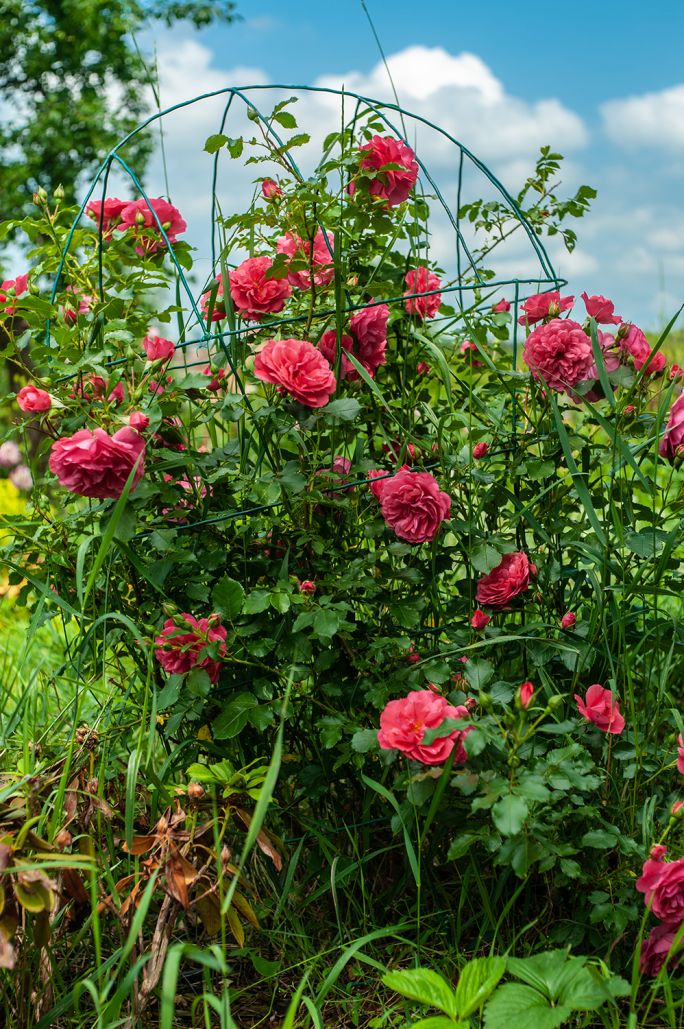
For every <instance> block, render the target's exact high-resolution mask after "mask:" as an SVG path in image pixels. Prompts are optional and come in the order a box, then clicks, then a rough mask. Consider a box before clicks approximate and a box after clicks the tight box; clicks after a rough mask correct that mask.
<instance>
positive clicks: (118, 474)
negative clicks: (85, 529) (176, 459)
mask: <svg viewBox="0 0 684 1029" xmlns="http://www.w3.org/2000/svg"><path fill="white" fill-rule="evenodd" d="M136 462H138V465H137V468H136V471H135V476H134V478H133V483H132V486H131V492H132V491H133V490H134V489H135V487H136V486H137V485H138V483H139V482H140V480H141V478H142V476H143V472H144V471H145V441H144V440H143V438H142V437H141V436H140V435H138V433H137V432H136V431H135V429H132V428H131V427H130V426H128V425H127V426H125V427H124V428H123V429H119V431H118V432H115V433H114V435H113V436H109V435H108V434H107V433H106V432H105V431H104V429H94V430H92V431H91V430H90V429H79V431H78V432H75V433H74V435H73V436H68V437H66V438H65V439H58V440H57V441H56V442H55V443H53V444H52V449H51V451H50V471H51V472H53V474H54V475H56V476H57V478H58V479H59V481H60V483H61V484H62V486H64V487H65V489H68V490H69V491H70V492H71V493H78V494H79V496H81V497H97V498H99V499H102V500H105V499H112V500H114V499H116V498H118V497H120V496H121V493H122V491H123V488H124V486H125V485H126V480H127V479H128V476H129V475H130V474H131V472H132V471H133V468H134V466H135V464H136Z"/></svg>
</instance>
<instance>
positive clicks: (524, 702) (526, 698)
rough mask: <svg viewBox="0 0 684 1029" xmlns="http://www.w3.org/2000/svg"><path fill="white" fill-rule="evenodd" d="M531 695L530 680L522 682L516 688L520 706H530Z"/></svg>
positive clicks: (532, 694)
mask: <svg viewBox="0 0 684 1029" xmlns="http://www.w3.org/2000/svg"><path fill="white" fill-rule="evenodd" d="M533 696H534V686H533V685H532V683H531V682H524V683H523V684H522V685H521V687H520V689H519V690H518V699H519V701H520V706H521V707H524V708H525V709H527V708H528V707H529V706H530V703H531V701H532V697H533Z"/></svg>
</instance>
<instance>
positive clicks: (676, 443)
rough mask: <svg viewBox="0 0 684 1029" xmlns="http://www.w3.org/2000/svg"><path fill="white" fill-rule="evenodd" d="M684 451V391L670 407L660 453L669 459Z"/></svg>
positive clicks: (672, 459) (671, 459)
mask: <svg viewBox="0 0 684 1029" xmlns="http://www.w3.org/2000/svg"><path fill="white" fill-rule="evenodd" d="M682 451H684V393H680V394H679V396H678V397H677V399H676V400H675V402H674V404H673V405H672V407H671V408H670V417H669V419H668V422H667V426H666V428H665V435H664V436H663V438H662V439H661V441H660V445H659V446H658V453H659V454H660V456H661V457H665V458H667V460H668V461H674V459H675V458H676V457H677V456H678V455H679V454H681V453H682Z"/></svg>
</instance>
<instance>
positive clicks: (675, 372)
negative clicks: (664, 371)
mask: <svg viewBox="0 0 684 1029" xmlns="http://www.w3.org/2000/svg"><path fill="white" fill-rule="evenodd" d="M682 376H684V368H680V366H679V365H678V364H673V365H672V367H671V368H670V379H679V378H681V377H682Z"/></svg>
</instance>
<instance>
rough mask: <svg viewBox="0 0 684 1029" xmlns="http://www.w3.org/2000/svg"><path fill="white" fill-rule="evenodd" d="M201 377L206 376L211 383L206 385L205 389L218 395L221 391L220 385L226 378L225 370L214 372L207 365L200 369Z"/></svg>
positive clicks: (220, 369) (219, 369)
mask: <svg viewBox="0 0 684 1029" xmlns="http://www.w3.org/2000/svg"><path fill="white" fill-rule="evenodd" d="M202 375H207V376H209V378H210V379H211V381H210V382H208V383H207V389H208V390H210V391H211V392H212V393H218V391H219V390H220V389H221V384H222V382H223V380H224V379H225V377H226V369H225V368H216V369H215V370H214V369H213V368H212V367H211V365H210V364H208V365H206V367H205V368H203V369H202Z"/></svg>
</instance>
